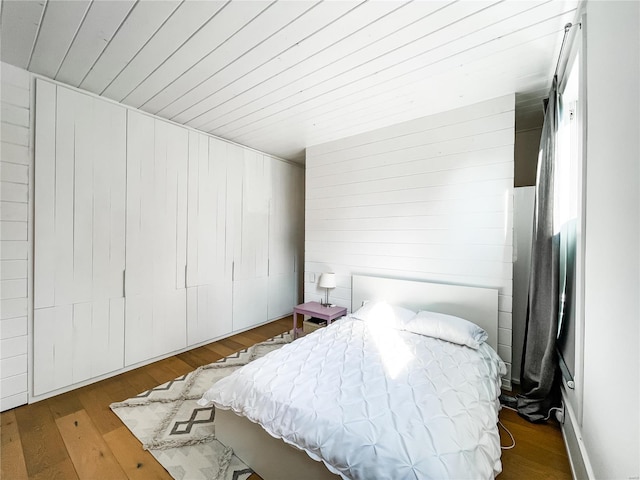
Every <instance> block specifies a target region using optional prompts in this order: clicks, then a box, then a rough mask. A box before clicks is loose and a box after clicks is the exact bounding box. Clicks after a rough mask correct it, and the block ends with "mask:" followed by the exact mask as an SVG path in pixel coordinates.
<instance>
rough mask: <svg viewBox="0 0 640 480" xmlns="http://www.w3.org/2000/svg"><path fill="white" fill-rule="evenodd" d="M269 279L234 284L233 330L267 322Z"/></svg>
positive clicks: (254, 279)
mask: <svg viewBox="0 0 640 480" xmlns="http://www.w3.org/2000/svg"><path fill="white" fill-rule="evenodd" d="M268 280H269V279H268V277H257V278H251V279H246V280H236V281H235V282H233V330H234V331H237V330H242V329H245V328H249V327H252V326H254V325H259V324H261V323H264V322H266V321H267V305H268V301H267V295H268V290H269V283H268Z"/></svg>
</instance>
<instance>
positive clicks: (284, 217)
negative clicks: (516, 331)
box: [268, 159, 304, 319]
mask: <svg viewBox="0 0 640 480" xmlns="http://www.w3.org/2000/svg"><path fill="white" fill-rule="evenodd" d="M303 184H304V177H303V175H302V169H301V168H299V167H295V166H293V165H290V164H288V163H285V162H282V161H279V160H276V159H271V212H270V215H269V295H268V297H269V298H268V303H269V312H268V316H269V319H275V318H281V317H283V316H286V315H289V314H291V312H292V311H293V307H294V306H295V305H296V304H297V303H298V292H297V290H298V288H297V284H298V282H297V281H296V279H297V275H298V272H297V270H298V268H297V267H298V265H299V264H300V259H299V258H298V254H299V251H300V249H301V241H302V237H303V232H302V228H301V226H302V218H303V215H304V210H303V207H304V198H303V195H302V192H303Z"/></svg>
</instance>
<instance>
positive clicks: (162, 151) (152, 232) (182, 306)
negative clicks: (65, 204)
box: [125, 111, 189, 365]
mask: <svg viewBox="0 0 640 480" xmlns="http://www.w3.org/2000/svg"><path fill="white" fill-rule="evenodd" d="M128 115H129V122H128V135H127V230H126V238H127V240H126V242H127V256H126V297H127V299H126V307H125V310H126V330H125V336H126V352H125V362H126V365H131V364H134V363H138V362H141V361H144V360H147V359H149V358H153V357H156V356H159V355H163V354H165V353H169V352H171V351H174V350H178V349H181V348H184V347H185V346H186V292H185V266H186V254H187V247H186V246H187V224H186V221H187V159H188V148H189V142H188V131H187V130H186V129H184V128H182V127H178V126H175V125H172V124H169V123H167V122H163V121H161V120H156V119H153V118H152V117H148V116H146V115H143V114H141V113H138V112H132V111H130V112H128Z"/></svg>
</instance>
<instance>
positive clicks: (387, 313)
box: [351, 300, 416, 330]
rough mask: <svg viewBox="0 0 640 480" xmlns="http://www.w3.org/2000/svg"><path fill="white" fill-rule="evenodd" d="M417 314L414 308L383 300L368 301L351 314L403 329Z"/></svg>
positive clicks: (367, 320)
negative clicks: (410, 308)
mask: <svg viewBox="0 0 640 480" xmlns="http://www.w3.org/2000/svg"><path fill="white" fill-rule="evenodd" d="M415 316H416V312H414V311H413V310H409V309H408V308H404V307H399V306H397V305H390V304H388V303H387V302H384V301H381V300H373V301H369V302H366V303H365V304H364V305H363V306H362V307H360V308H359V309H358V310H356V311H355V312H353V313H352V314H351V317H352V318H356V319H358V320H362V321H364V322H372V323H376V324H379V325H384V326H387V327H391V328H395V329H397V330H401V329H403V328H404V325H405V324H406V323H407V322H408V321H409V320H411V319H412V318H413V317H415Z"/></svg>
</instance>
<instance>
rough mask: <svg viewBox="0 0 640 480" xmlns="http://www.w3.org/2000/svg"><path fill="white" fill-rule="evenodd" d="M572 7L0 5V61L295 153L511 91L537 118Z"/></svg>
mask: <svg viewBox="0 0 640 480" xmlns="http://www.w3.org/2000/svg"><path fill="white" fill-rule="evenodd" d="M577 4H578V1H577V0H576V1H560V0H551V1H522V0H502V1H496V0H489V1H483V0H474V1H469V0H465V1H407V2H405V1H346V0H342V1H324V2H317V1H311V0H296V1H267V0H261V1H238V0H234V1H214V0H208V1H203V0H200V1H197V0H181V1H179V0H161V1H158V0H113V1H112V0H72V1H69V0H39V1H36V0H30V1H24V0H3V1H2V12H1V14H2V39H1V41H2V46H1V54H0V58H1V59H2V61H4V62H7V63H10V64H13V65H16V66H18V67H21V68H25V69H27V70H29V71H31V72H34V73H37V74H41V75H44V76H46V77H49V78H53V79H55V80H59V81H60V82H64V83H66V84H69V85H72V86H74V87H79V88H81V89H85V90H88V91H90V92H93V93H96V94H99V95H103V96H105V97H108V98H110V99H113V100H116V101H118V102H122V103H124V104H126V105H130V106H132V107H136V108H139V109H141V110H143V111H146V112H149V113H152V114H156V115H159V116H161V117H164V118H167V119H170V120H173V121H175V122H178V123H182V124H185V125H189V126H191V127H193V128H196V129H199V130H202V131H205V132H209V133H211V134H214V135H217V136H220V137H223V138H226V139H229V140H233V141H235V142H238V143H240V144H243V145H247V146H250V147H253V148H256V149H259V150H262V151H265V152H268V153H271V154H274V155H278V156H280V157H283V158H287V159H292V160H295V161H300V162H304V150H305V147H307V146H310V145H315V144H319V143H323V142H326V141H330V140H334V139H337V138H342V137H345V136H349V135H354V134H357V133H362V132H365V131H369V130H372V129H375V128H378V127H382V126H386V125H391V124H394V123H398V122H402V121H405V120H410V119H413V118H418V117H422V116H425V115H430V114H433V113H436V112H440V111H444V110H449V109H452V108H456V107H460V106H464V105H468V104H472V103H476V102H479V101H482V100H486V99H489V98H494V97H497V96H501V95H505V94H510V93H514V92H515V93H516V94H517V97H516V98H517V109H516V111H517V124H518V128H520V129H523V128H528V127H531V126H535V125H538V124H539V122H540V121H541V120H540V119H541V108H542V107H541V105H542V103H541V99H542V98H543V97H544V96H545V95H546V94H547V91H548V89H549V86H550V82H551V77H552V75H553V72H554V69H555V65H556V61H557V58H558V54H559V51H560V45H561V42H562V37H563V33H564V31H563V27H564V25H565V24H566V23H567V22H571V21H574V16H575V12H576V7H577Z"/></svg>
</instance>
